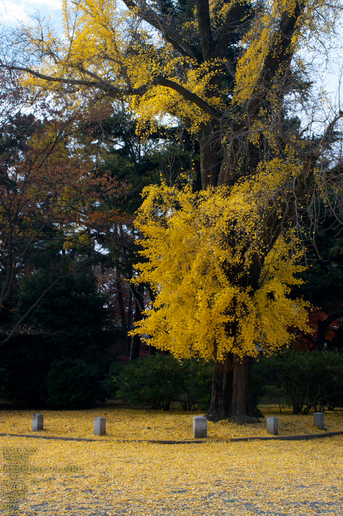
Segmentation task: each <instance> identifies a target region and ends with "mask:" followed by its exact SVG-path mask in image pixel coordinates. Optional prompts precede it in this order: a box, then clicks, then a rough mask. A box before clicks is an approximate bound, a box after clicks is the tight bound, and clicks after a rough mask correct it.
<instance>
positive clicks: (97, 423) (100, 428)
mask: <svg viewBox="0 0 343 516" xmlns="http://www.w3.org/2000/svg"><path fill="white" fill-rule="evenodd" d="M104 434H106V418H105V417H96V418H94V435H104Z"/></svg>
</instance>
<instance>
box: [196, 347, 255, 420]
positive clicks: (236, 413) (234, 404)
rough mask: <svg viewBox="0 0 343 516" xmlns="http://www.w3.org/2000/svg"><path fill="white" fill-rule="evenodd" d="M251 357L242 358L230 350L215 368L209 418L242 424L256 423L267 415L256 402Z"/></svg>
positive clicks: (216, 363)
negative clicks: (264, 414) (229, 420)
mask: <svg viewBox="0 0 343 516" xmlns="http://www.w3.org/2000/svg"><path fill="white" fill-rule="evenodd" d="M252 364H253V361H252V359H251V358H250V357H245V358H244V359H243V360H242V361H241V359H240V358H239V357H238V356H237V355H233V354H231V353H228V354H227V355H226V357H225V360H224V362H215V364H214V368H213V382H212V399H211V405H210V408H209V409H208V411H207V414H206V417H207V419H209V420H210V421H220V420H222V419H231V420H234V421H236V422H238V423H249V422H251V423H252V422H256V420H257V418H259V417H263V415H262V413H261V412H260V410H259V409H258V408H257V406H256V403H255V402H254V397H253V390H252Z"/></svg>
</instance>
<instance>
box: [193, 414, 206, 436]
mask: <svg viewBox="0 0 343 516" xmlns="http://www.w3.org/2000/svg"><path fill="white" fill-rule="evenodd" d="M193 436H194V438H195V439H201V438H203V437H207V419H206V417H205V416H195V417H193Z"/></svg>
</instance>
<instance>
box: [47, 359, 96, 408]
mask: <svg viewBox="0 0 343 516" xmlns="http://www.w3.org/2000/svg"><path fill="white" fill-rule="evenodd" d="M46 388H47V391H48V397H47V401H46V403H47V406H48V407H49V408H51V409H78V408H87V407H92V406H94V405H95V404H96V402H97V399H98V397H99V391H100V388H99V368H98V367H97V366H96V365H91V364H87V363H86V361H85V360H83V359H72V358H65V359H64V360H60V361H57V360H56V361H54V362H53V363H52V364H51V368H50V371H49V373H48V374H47V377H46Z"/></svg>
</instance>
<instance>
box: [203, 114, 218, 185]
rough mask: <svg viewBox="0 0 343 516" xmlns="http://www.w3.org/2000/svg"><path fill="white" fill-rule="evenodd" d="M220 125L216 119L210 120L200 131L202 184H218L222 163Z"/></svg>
mask: <svg viewBox="0 0 343 516" xmlns="http://www.w3.org/2000/svg"><path fill="white" fill-rule="evenodd" d="M222 159H223V156H222V148H221V141H220V127H219V125H218V123H217V122H216V121H211V122H208V123H207V124H206V125H204V126H203V127H202V128H201V131H200V172H201V186H202V189H203V190H204V189H205V188H207V187H208V186H217V184H218V178H219V173H220V169H221V164H222Z"/></svg>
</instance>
